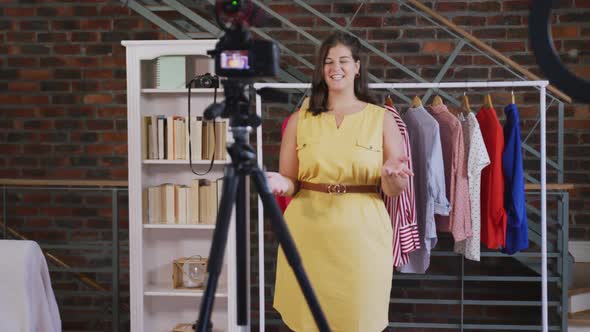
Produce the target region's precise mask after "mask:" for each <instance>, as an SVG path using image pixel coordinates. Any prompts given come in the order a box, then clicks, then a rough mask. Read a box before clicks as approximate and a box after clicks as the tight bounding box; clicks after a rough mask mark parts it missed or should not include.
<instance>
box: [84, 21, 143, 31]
mask: <svg viewBox="0 0 590 332" xmlns="http://www.w3.org/2000/svg"><path fill="white" fill-rule="evenodd" d="M115 22H118V21H115ZM115 24H116V23H115ZM140 27H141V26H140V25H138V26H137V28H140ZM80 28H81V29H84V30H111V29H113V21H112V20H105V19H89V20H82V21H81V22H80ZM115 28H116V27H115Z"/></svg>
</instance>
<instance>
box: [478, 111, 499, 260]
mask: <svg viewBox="0 0 590 332" xmlns="http://www.w3.org/2000/svg"><path fill="white" fill-rule="evenodd" d="M476 117H477V122H479V127H480V128H481V134H482V136H483V141H484V143H485V145H486V149H487V150H488V155H489V156H490V165H489V166H488V167H486V168H484V169H483V171H482V172H481V242H482V243H484V244H485V245H486V246H487V247H488V248H489V249H498V248H500V247H502V248H503V247H504V246H505V245H506V211H505V210H504V171H503V170H502V152H503V150H504V132H503V130H502V125H501V124H500V121H498V116H497V115H496V110H494V109H493V108H489V109H485V108H483V107H482V108H481V109H480V110H479V112H478V113H477V116H476Z"/></svg>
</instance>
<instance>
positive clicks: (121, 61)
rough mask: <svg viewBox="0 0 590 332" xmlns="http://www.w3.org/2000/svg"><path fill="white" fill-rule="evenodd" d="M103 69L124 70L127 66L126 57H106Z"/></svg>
mask: <svg viewBox="0 0 590 332" xmlns="http://www.w3.org/2000/svg"><path fill="white" fill-rule="evenodd" d="M100 61H101V64H102V67H117V68H124V67H125V65H126V61H125V57H115V56H110V57H104V58H102V59H101V60H100Z"/></svg>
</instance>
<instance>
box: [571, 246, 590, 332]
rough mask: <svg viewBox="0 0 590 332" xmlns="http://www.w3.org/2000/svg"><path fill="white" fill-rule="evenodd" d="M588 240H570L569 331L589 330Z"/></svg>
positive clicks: (589, 260)
mask: <svg viewBox="0 0 590 332" xmlns="http://www.w3.org/2000/svg"><path fill="white" fill-rule="evenodd" d="M589 248H590V242H578V241H572V243H571V244H570V251H571V252H572V255H573V257H574V262H575V263H574V266H573V276H572V289H571V290H570V291H569V294H568V295H569V303H568V304H569V306H568V309H569V311H568V312H569V315H568V317H569V330H568V331H569V332H582V331H590V278H589V276H590V251H589V250H588V249H589Z"/></svg>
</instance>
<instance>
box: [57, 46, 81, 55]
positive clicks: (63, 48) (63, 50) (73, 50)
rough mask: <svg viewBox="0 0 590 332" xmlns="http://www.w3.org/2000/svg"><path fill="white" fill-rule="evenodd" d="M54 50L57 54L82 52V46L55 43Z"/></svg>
mask: <svg viewBox="0 0 590 332" xmlns="http://www.w3.org/2000/svg"><path fill="white" fill-rule="evenodd" d="M53 51H54V52H55V53H56V54H76V55H78V54H80V53H82V52H81V48H80V45H71V44H68V45H54V46H53Z"/></svg>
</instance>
